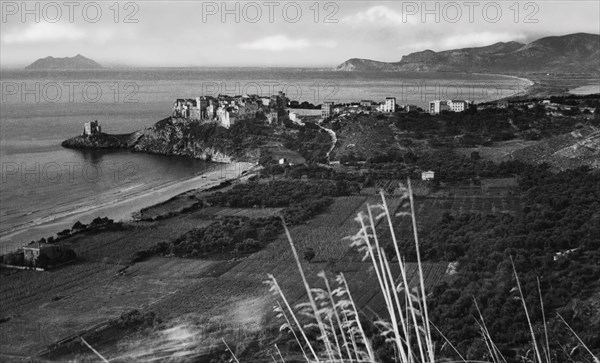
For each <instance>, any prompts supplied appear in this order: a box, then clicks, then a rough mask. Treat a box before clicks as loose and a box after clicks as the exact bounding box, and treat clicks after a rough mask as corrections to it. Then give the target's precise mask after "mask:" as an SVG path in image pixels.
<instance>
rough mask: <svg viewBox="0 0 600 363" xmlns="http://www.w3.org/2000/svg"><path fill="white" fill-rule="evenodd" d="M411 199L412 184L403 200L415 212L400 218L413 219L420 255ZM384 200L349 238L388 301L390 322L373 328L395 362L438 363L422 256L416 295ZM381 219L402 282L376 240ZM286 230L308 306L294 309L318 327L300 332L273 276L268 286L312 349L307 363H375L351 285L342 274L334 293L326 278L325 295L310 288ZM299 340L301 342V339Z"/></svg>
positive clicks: (361, 216) (370, 208)
mask: <svg viewBox="0 0 600 363" xmlns="http://www.w3.org/2000/svg"><path fill="white" fill-rule="evenodd" d="M411 193H412V190H411V186H410V181H409V184H408V188H404V190H403V196H402V198H403V199H404V201H405V202H408V203H409V204H410V206H411V209H410V212H401V213H400V215H401V216H411V218H412V222H413V229H414V231H413V236H414V238H415V243H416V244H417V255H418V254H419V248H418V236H417V231H416V216H415V208H414V201H413V200H412V198H411ZM381 198H382V203H381V204H375V205H368V206H367V213H366V214H365V213H363V212H360V213H358V215H357V217H356V218H355V220H356V221H357V222H358V223H359V224H360V229H359V231H358V233H356V234H355V235H354V236H351V237H348V238H349V239H350V240H351V241H352V242H351V247H355V248H356V249H357V250H358V251H359V252H360V253H361V254H363V256H362V259H363V261H364V260H370V262H371V264H372V267H373V270H374V271H375V275H376V277H377V282H378V284H379V288H380V291H381V293H382V296H383V299H384V301H385V306H386V309H387V312H388V316H389V319H390V321H386V320H383V319H378V320H376V321H375V322H374V325H375V326H376V327H378V328H379V334H380V335H382V336H383V337H384V338H385V341H386V342H388V343H391V344H392V346H393V349H394V352H395V355H396V359H398V361H399V362H406V363H408V362H417V361H418V362H422V363H425V362H430V363H433V362H434V361H435V352H434V349H435V348H434V344H433V340H432V338H431V329H430V327H429V324H430V322H429V316H428V313H427V312H426V309H427V302H426V296H427V295H426V292H425V282H424V275H423V268H422V265H421V260H420V256H418V261H417V265H418V274H419V286H418V287H415V288H414V291H413V289H411V287H410V286H409V282H408V277H407V272H406V265H405V264H404V258H403V256H402V255H401V254H400V250H399V248H398V240H397V238H396V234H395V231H394V229H393V225H392V219H391V213H390V211H389V208H388V205H387V202H386V200H385V195H384V194H383V193H381ZM382 218H386V219H387V222H388V224H389V228H390V232H391V236H392V241H393V244H394V248H395V252H396V258H397V261H398V266H399V267H400V276H399V277H394V276H393V275H392V269H391V267H390V259H389V258H388V256H386V254H385V252H384V250H383V248H382V245H381V244H380V241H379V238H378V236H377V231H376V226H377V222H378V221H379V220H380V219H382ZM284 230H285V232H286V236H287V238H288V241H289V244H290V248H291V250H292V255H293V256H294V259H295V261H296V264H297V266H298V270H299V272H300V275H301V277H302V282H303V284H304V287H305V289H306V292H307V295H308V300H309V301H308V303H300V304H298V305H296V309H297V311H299V312H300V313H302V314H303V315H305V316H307V317H308V318H309V319H310V320H312V321H314V322H308V323H306V324H305V325H304V326H301V325H300V324H299V322H298V319H297V317H296V313H295V311H294V310H292V308H291V307H290V306H289V303H288V302H287V300H286V298H285V296H284V294H283V291H282V290H281V288H280V287H279V285H278V284H277V281H276V279H275V278H274V277H273V276H269V278H270V282H269V283H270V284H271V290H273V291H275V292H276V293H277V294H278V295H279V296H280V297H281V298H282V300H283V301H284V306H285V307H286V308H287V310H288V311H289V313H290V314H291V316H292V318H293V320H294V322H295V323H296V325H297V326H298V329H299V331H300V332H301V334H302V336H303V338H304V340H305V342H306V345H307V346H308V347H309V348H310V349H311V353H312V357H311V358H309V357H307V355H306V354H305V359H307V361H313V360H314V361H327V362H375V354H374V352H373V349H372V347H371V342H370V340H369V339H368V337H367V336H366V334H365V331H364V328H363V326H362V324H361V321H360V315H359V314H360V313H359V311H358V308H357V306H356V304H355V302H354V300H353V298H352V296H351V294H350V289H349V287H348V282H347V281H346V278H345V277H344V275H343V274H340V275H338V276H337V277H336V282H337V284H338V287H337V288H335V289H332V286H331V285H330V284H329V281H328V279H327V277H326V275H325V273H324V272H320V273H319V275H318V276H319V277H321V278H322V279H323V280H324V282H325V289H319V288H311V287H310V286H309V285H308V282H307V279H306V276H305V274H304V271H303V268H302V264H301V263H300V258H299V257H298V253H297V251H296V248H295V245H294V242H293V240H292V237H291V235H290V232H289V230H288V228H287V226H286V225H285V221H284ZM392 260H393V258H392ZM278 311H281V312H282V313H283V308H282V306H281V305H279V310H278ZM282 315H283V316H284V317H285V319H286V322H287V324H285V327H289V328H291V324H290V320H289V319H287V315H286V314H285V313H283V314H282ZM315 322H316V323H315ZM311 327H317V328H318V329H319V331H320V336H319V337H318V338H317V341H318V342H320V343H322V346H320V347H317V346H314V345H313V344H311V342H310V341H309V340H308V338H307V335H306V333H305V332H304V330H305V329H307V328H311ZM440 333H441V332H440ZM296 340H297V341H298V339H297V338H296ZM298 343H299V341H298ZM453 348H454V347H453ZM454 349H455V348H454ZM457 353H458V352H457ZM459 356H460V354H459ZM461 357H462V356H461Z"/></svg>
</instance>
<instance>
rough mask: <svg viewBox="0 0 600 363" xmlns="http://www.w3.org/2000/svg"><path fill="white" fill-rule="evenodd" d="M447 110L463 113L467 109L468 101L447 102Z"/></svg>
mask: <svg viewBox="0 0 600 363" xmlns="http://www.w3.org/2000/svg"><path fill="white" fill-rule="evenodd" d="M447 103H448V109H449V110H450V111H453V112H463V111H464V110H466V109H467V108H469V103H470V102H469V101H465V100H449V101H448V102H447Z"/></svg>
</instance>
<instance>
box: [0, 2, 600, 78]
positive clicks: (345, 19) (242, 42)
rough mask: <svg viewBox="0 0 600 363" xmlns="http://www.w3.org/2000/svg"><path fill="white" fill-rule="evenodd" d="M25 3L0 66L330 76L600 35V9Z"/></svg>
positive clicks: (10, 11)
mask: <svg viewBox="0 0 600 363" xmlns="http://www.w3.org/2000/svg"><path fill="white" fill-rule="evenodd" d="M22 4H23V3H22V2H21V1H14V2H12V1H2V3H1V6H2V11H1V14H2V23H1V24H0V27H1V28H0V36H1V52H0V62H1V65H2V67H21V66H25V65H27V64H29V63H31V62H33V61H35V60H36V59H38V58H43V57H46V56H54V57H66V56H74V55H76V54H78V53H80V54H82V55H84V56H86V57H89V58H92V59H94V60H96V61H98V62H100V63H101V64H103V65H108V66H110V65H130V66H307V67H315V66H316V67H331V66H335V65H337V64H339V63H342V62H343V61H345V60H347V59H349V58H369V59H375V60H381V61H399V60H400V59H401V58H402V56H403V55H406V54H408V53H411V52H414V51H419V50H424V49H431V50H435V51H440V50H446V49H453V48H463V47H472V46H483V45H489V44H493V43H496V42H506V41H513V40H514V41H519V42H523V43H527V42H529V41H532V40H535V39H537V38H540V37H543V36H549V35H564V34H569V33H575V32H588V33H595V34H597V33H598V31H599V27H600V15H599V14H600V5H599V4H600V2H599V1H596V0H592V1H566V0H565V1H561V2H558V1H537V2H519V3H518V6H515V5H514V4H515V2H513V1H497V2H477V1H457V2H448V1H444V2H433V1H428V2H427V3H426V4H425V7H424V6H423V4H424V3H423V2H421V1H418V2H411V1H393V2H391V1H390V2H375V1H336V2H318V3H315V2H314V1H297V2H278V1H268V0H265V1H257V2H251V1H250V2H249V1H245V2H237V3H236V2H227V3H223V2H221V1H217V2H194V1H168V2H167V1H134V2H128V3H127V2H120V3H119V5H120V6H118V7H116V6H114V5H113V4H114V2H112V1H110V2H100V1H98V2H72V4H73V5H68V4H69V3H68V2H63V1H57V2H55V3H52V2H50V3H48V2H44V3H35V2H28V3H26V4H27V5H26V6H27V9H24V8H23V7H22ZM48 4H50V5H48ZM65 4H67V5H65ZM315 4H316V5H315ZM56 5H58V6H56ZM111 6H112V7H111ZM236 17H237V19H236ZM36 18H37V19H36ZM436 18H437V19H436ZM38 21H39V22H38Z"/></svg>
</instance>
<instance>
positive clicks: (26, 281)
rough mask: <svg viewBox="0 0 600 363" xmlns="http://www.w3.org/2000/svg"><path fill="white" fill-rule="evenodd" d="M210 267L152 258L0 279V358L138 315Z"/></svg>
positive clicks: (208, 263)
mask: <svg viewBox="0 0 600 363" xmlns="http://www.w3.org/2000/svg"><path fill="white" fill-rule="evenodd" d="M213 264H214V262H212V261H202V260H189V259H171V258H161V257H156V258H152V259H150V260H147V261H143V262H140V263H137V264H135V265H133V266H131V267H130V268H128V269H125V270H122V266H117V265H112V264H101V263H90V262H86V263H79V264H75V265H67V266H64V267H62V268H60V269H57V270H54V271H46V272H34V271H17V272H16V273H13V274H10V275H2V277H1V279H0V282H1V285H0V291H1V293H2V294H1V297H0V299H1V300H0V308H1V310H0V312H1V316H2V317H3V318H5V317H8V318H10V320H8V321H6V322H4V323H2V334H1V335H0V345H1V346H2V354H13V355H29V354H32V353H34V352H37V351H41V350H42V348H44V347H45V346H47V345H49V344H51V343H53V342H55V341H58V340H60V339H63V338H65V337H68V336H71V335H73V334H76V333H79V332H81V331H83V330H86V329H88V328H91V327H94V326H97V325H98V324H103V323H105V322H106V321H107V320H110V319H114V318H117V317H119V316H120V315H121V314H123V313H125V312H129V311H131V310H134V309H137V310H141V311H143V310H144V309H150V308H152V307H153V306H154V305H157V304H158V303H159V302H161V301H162V300H163V299H166V298H169V297H171V296H174V295H176V294H178V293H179V292H180V291H187V290H186V289H187V287H188V286H189V285H190V284H193V283H195V282H196V281H201V280H202V279H203V278H202V277H201V276H202V272H203V271H204V270H206V269H208V268H210V267H211V266H212V265H213Z"/></svg>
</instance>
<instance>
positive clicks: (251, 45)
mask: <svg viewBox="0 0 600 363" xmlns="http://www.w3.org/2000/svg"><path fill="white" fill-rule="evenodd" d="M336 46H337V43H336V42H333V41H320V42H311V41H310V40H308V39H290V38H288V37H287V36H285V35H273V36H270V37H266V38H262V39H257V40H255V41H252V42H247V43H242V44H239V45H238V47H239V48H240V49H245V50H267V51H271V52H281V51H284V50H302V49H307V48H310V47H321V48H335V47H336Z"/></svg>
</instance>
